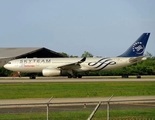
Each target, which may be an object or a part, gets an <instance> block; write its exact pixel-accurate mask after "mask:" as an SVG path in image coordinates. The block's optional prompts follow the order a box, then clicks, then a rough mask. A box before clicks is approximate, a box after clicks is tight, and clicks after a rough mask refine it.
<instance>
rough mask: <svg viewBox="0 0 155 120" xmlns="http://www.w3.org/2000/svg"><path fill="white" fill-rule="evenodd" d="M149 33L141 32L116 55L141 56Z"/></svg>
mask: <svg viewBox="0 0 155 120" xmlns="http://www.w3.org/2000/svg"><path fill="white" fill-rule="evenodd" d="M149 36H150V33H143V34H142V35H141V36H140V37H139V38H138V39H137V40H136V41H135V42H134V43H133V44H132V45H131V46H130V47H129V48H128V49H127V51H125V52H124V53H123V54H122V55H120V56H118V57H138V56H143V53H144V51H145V48H146V44H147V41H148V39H149Z"/></svg>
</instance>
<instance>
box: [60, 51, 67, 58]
mask: <svg viewBox="0 0 155 120" xmlns="http://www.w3.org/2000/svg"><path fill="white" fill-rule="evenodd" d="M60 54H62V55H63V56H64V57H69V55H68V54H67V53H64V52H62V53H60Z"/></svg>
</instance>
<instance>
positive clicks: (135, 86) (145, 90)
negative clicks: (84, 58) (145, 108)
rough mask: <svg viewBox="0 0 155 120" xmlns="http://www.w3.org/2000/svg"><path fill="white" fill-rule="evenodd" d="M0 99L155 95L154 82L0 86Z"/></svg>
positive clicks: (17, 84)
mask: <svg viewBox="0 0 155 120" xmlns="http://www.w3.org/2000/svg"><path fill="white" fill-rule="evenodd" d="M0 91H1V92H0V99H19V98H50V97H51V96H53V97H54V98H73V97H106V96H108V97H109V96H111V95H113V94H114V96H144V95H155V82H94V83H16V84H0Z"/></svg>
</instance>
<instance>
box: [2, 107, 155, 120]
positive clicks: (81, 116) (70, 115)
mask: <svg viewBox="0 0 155 120" xmlns="http://www.w3.org/2000/svg"><path fill="white" fill-rule="evenodd" d="M90 113H91V111H72V112H70V111H69V112H68V111H64V112H50V113H49V119H50V120H86V119H87V118H88V117H89V115H90ZM154 113H155V109H143V110H141V109H140V110H138V109H137V110H132V109H130V110H111V111H110V119H118V120H120V119H139V120H142V119H143V120H144V119H155V117H154ZM106 115H107V113H106V111H105V110H104V111H101V110H99V111H97V112H96V114H95V115H94V117H93V120H106V118H107V117H106ZM0 119H2V120H45V119H46V113H26V114H0Z"/></svg>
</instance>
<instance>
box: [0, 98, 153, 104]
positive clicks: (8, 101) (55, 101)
mask: <svg viewBox="0 0 155 120" xmlns="http://www.w3.org/2000/svg"><path fill="white" fill-rule="evenodd" d="M109 98H110V97H93V98H91V97H86V98H28V99H1V100H0V107H2V106H10V105H33V104H34V105H43V104H47V103H50V104H55V105H61V104H62V105H63V104H66V105H67V104H78V103H79V104H80V103H98V102H100V101H102V102H107V101H109ZM49 100H51V101H50V102H49ZM110 101H111V102H128V101H146V102H149V101H155V96H125V97H112V99H111V100H110Z"/></svg>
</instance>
